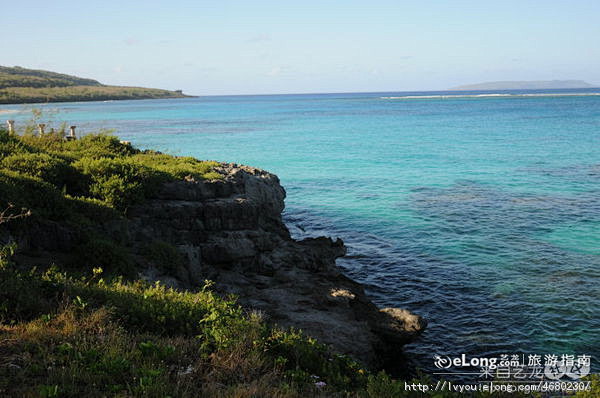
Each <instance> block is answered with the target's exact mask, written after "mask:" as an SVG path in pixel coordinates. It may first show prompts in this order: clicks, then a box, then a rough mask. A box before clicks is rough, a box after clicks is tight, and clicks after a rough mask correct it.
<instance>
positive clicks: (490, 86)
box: [449, 80, 595, 91]
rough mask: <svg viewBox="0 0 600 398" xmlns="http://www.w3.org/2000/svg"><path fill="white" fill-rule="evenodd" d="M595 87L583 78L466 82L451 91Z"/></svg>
mask: <svg viewBox="0 0 600 398" xmlns="http://www.w3.org/2000/svg"><path fill="white" fill-rule="evenodd" d="M592 87H595V86H593V85H591V84H589V83H586V82H584V81H583V80H535V81H499V82H485V83H478V84H467V85H464V86H457V87H452V88H450V89H449V90H451V91H469V90H473V91H475V90H547V89H564V88H592Z"/></svg>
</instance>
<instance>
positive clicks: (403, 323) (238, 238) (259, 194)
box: [128, 164, 426, 366]
mask: <svg viewBox="0 0 600 398" xmlns="http://www.w3.org/2000/svg"><path fill="white" fill-rule="evenodd" d="M219 172H220V173H221V174H222V175H223V176H224V179H223V180H221V181H181V182H173V183H169V184H166V185H165V186H163V187H162V189H161V190H160V192H159V194H158V195H157V196H156V198H154V199H152V200H150V201H148V202H146V203H145V204H143V205H140V206H136V207H134V208H132V209H130V211H129V212H128V218H129V228H128V229H129V231H130V233H131V234H132V235H133V236H132V237H133V238H134V240H135V241H137V242H143V241H152V240H155V239H159V240H161V241H164V242H167V243H169V244H171V245H174V246H175V247H177V248H178V250H179V251H180V252H181V253H184V254H185V256H186V264H185V266H183V267H180V269H178V270H177V272H176V273H175V275H171V274H165V273H161V272H160V271H159V270H158V268H152V267H150V268H146V272H145V273H144V274H145V277H146V278H148V279H150V280H162V281H163V282H165V283H169V284H172V285H175V286H177V287H182V288H193V287H196V286H198V285H199V284H201V283H202V282H203V281H204V279H211V280H214V281H215V282H216V286H217V287H218V288H219V289H222V290H223V291H224V292H228V293H234V294H236V295H238V296H239V299H240V302H241V303H242V304H243V305H244V306H246V307H248V308H252V309H255V310H259V311H261V312H263V313H264V314H265V315H266V316H267V317H268V318H269V319H270V320H271V321H272V322H274V323H277V324H279V325H281V326H292V327H295V328H299V329H302V330H303V331H304V332H305V333H306V334H308V335H310V336H312V337H315V338H317V339H318V340H319V341H321V342H323V343H328V344H330V345H331V346H333V347H334V348H335V349H336V350H337V351H339V352H341V353H345V354H350V355H352V356H354V357H356V358H357V359H359V360H361V361H363V362H364V363H366V364H369V365H373V366H379V365H381V362H382V360H383V359H384V358H385V356H386V355H388V356H389V355H394V353H395V352H396V351H397V350H398V349H399V348H400V347H401V346H402V345H403V344H406V343H409V342H410V341H412V340H414V338H415V337H416V336H418V335H419V334H420V332H421V331H422V330H423V329H424V328H425V325H426V322H425V320H424V319H423V318H421V317H420V316H418V315H415V314H411V313H410V312H408V311H406V310H401V309H396V308H386V309H381V310H380V309H378V308H377V307H376V306H375V305H374V304H373V303H372V302H371V301H370V300H369V299H368V298H367V296H366V295H365V292H364V289H363V288H362V286H361V285H359V284H358V283H356V282H354V281H352V280H350V279H349V278H347V277H345V276H344V275H343V274H342V273H341V272H340V270H339V269H338V268H337V267H336V265H335V259H336V258H338V257H340V256H343V255H344V254H345V252H346V249H345V247H344V244H343V242H342V241H341V240H339V239H338V240H335V241H334V240H332V239H330V238H324V237H322V238H311V239H304V240H301V241H295V240H293V239H292V238H291V237H290V234H289V231H288V229H287V228H286V226H285V225H284V223H283V221H282V218H281V213H282V211H283V208H284V198H285V191H284V189H283V188H282V187H281V185H280V184H279V179H278V178H277V176H275V175H273V174H270V173H268V172H266V171H263V170H259V169H256V168H252V167H246V166H238V165H235V164H225V165H223V166H222V167H221V168H220V169H219Z"/></svg>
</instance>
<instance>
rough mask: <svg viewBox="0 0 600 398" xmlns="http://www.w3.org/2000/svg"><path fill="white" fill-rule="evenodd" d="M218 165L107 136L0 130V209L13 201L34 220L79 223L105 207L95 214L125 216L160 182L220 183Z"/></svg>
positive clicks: (153, 190)
mask: <svg viewBox="0 0 600 398" xmlns="http://www.w3.org/2000/svg"><path fill="white" fill-rule="evenodd" d="M216 165H217V163H216V162H203V161H199V160H196V159H193V158H189V157H174V156H170V155H164V154H161V153H157V152H153V151H140V150H137V149H135V148H133V147H131V146H130V145H127V144H122V143H121V142H120V141H119V139H118V138H117V137H114V136H111V135H106V134H97V135H87V136H84V137H83V138H82V139H79V140H72V141H67V140H64V139H63V137H62V136H61V134H58V133H54V134H45V135H44V136H42V137H37V136H33V135H26V136H10V135H9V134H8V133H7V132H6V131H5V130H0V205H6V204H7V203H13V204H14V205H16V206H17V207H25V208H28V209H30V210H31V211H32V212H33V215H34V216H41V217H47V218H50V219H55V220H64V219H69V217H78V218H77V220H76V221H77V222H80V221H81V220H80V218H81V217H79V216H82V215H83V213H84V212H82V210H83V209H82V208H83V207H95V208H98V207H104V208H105V209H104V210H100V209H99V210H98V211H97V212H98V213H99V214H102V215H106V214H108V213H109V212H110V211H111V210H116V211H119V212H125V211H126V209H127V208H128V207H129V206H131V205H133V204H137V203H141V202H143V201H144V200H145V198H147V197H148V196H150V195H152V194H153V193H154V192H155V191H156V189H158V188H159V186H160V184H161V183H164V182H168V181H175V180H181V179H183V178H188V179H218V178H220V175H219V174H218V173H216V172H214V171H213V168H214V167H215V166H216ZM107 210H108V211H107ZM91 221H93V220H91Z"/></svg>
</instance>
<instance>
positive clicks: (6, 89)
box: [0, 66, 186, 104]
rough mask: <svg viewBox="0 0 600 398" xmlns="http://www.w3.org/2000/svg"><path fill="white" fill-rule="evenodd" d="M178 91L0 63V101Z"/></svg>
mask: <svg viewBox="0 0 600 398" xmlns="http://www.w3.org/2000/svg"><path fill="white" fill-rule="evenodd" d="M183 97H186V95H184V94H183V93H182V92H181V91H169V90H162V89H156V88H143V87H125V86H108V85H104V84H102V83H100V82H98V81H96V80H93V79H86V78H81V77H76V76H70V75H65V74H61V73H56V72H49V71H44V70H35V69H26V68H21V67H18V66H16V67H5V66H0V104H22V103H43V102H72V101H106V100H133V99H158V98H183Z"/></svg>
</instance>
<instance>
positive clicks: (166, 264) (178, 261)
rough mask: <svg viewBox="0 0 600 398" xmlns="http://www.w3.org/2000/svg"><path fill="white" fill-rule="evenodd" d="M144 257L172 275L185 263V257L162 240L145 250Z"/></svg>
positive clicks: (156, 241)
mask: <svg viewBox="0 0 600 398" xmlns="http://www.w3.org/2000/svg"><path fill="white" fill-rule="evenodd" d="M144 256H145V257H146V258H147V259H148V260H149V261H151V262H152V263H153V264H154V265H156V266H158V267H159V268H160V269H161V270H162V271H165V272H167V273H170V274H171V275H173V274H174V272H175V271H177V268H179V267H180V266H183V265H184V263H185V261H184V258H183V255H182V254H181V253H180V252H179V251H178V250H177V248H176V247H175V246H173V245H171V244H169V243H167V242H163V241H161V240H155V241H154V242H152V243H150V244H149V245H148V246H147V247H146V248H145V252H144Z"/></svg>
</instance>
